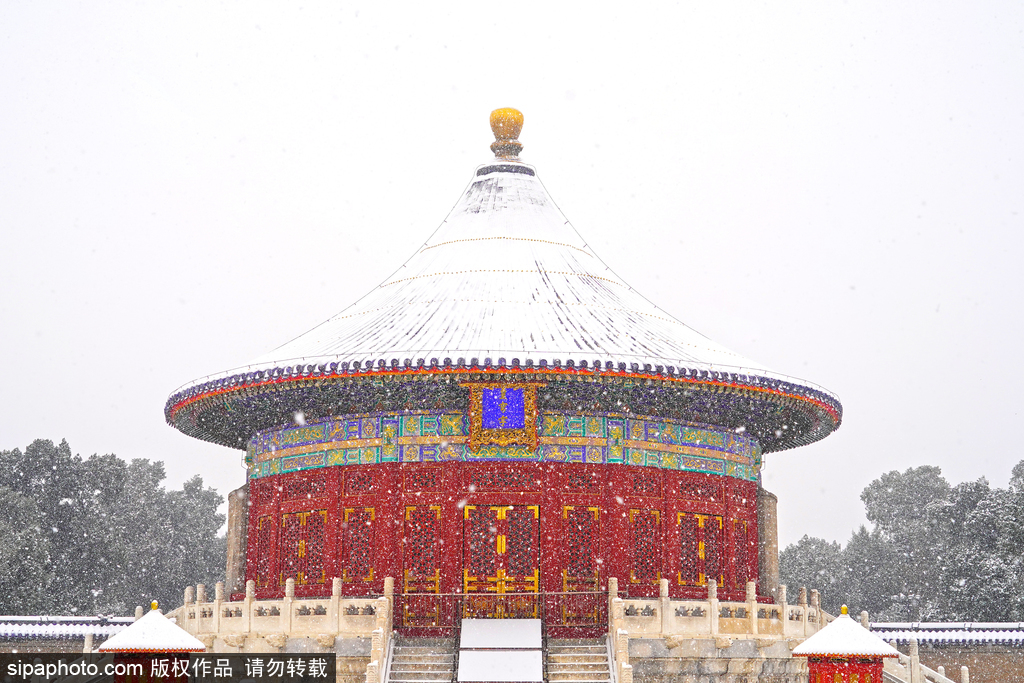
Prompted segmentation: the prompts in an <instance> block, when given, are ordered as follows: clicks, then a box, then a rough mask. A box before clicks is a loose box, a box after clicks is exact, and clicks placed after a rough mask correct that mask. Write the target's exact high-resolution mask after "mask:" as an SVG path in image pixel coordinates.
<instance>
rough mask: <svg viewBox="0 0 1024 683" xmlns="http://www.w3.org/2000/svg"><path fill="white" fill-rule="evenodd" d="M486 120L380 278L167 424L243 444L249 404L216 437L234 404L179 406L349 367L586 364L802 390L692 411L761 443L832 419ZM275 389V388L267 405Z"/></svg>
mask: <svg viewBox="0 0 1024 683" xmlns="http://www.w3.org/2000/svg"><path fill="white" fill-rule="evenodd" d="M500 111H502V110H499V112H500ZM513 111H514V110H513ZM517 114H518V113H517ZM519 116H520V119H519V125H520V126H521V115H519ZM492 128H494V129H495V135H496V137H497V138H498V141H497V142H495V144H494V145H492V149H493V150H494V151H495V152H496V153H497V154H498V158H496V159H495V161H494V162H492V163H489V164H485V165H483V166H480V167H479V168H477V169H476V171H475V173H474V175H473V178H472V180H471V181H470V183H469V186H468V187H467V188H466V190H465V191H464V192H463V194H462V196H461V198H460V199H459V201H458V203H457V204H456V205H455V208H453V209H452V211H451V213H449V214H448V216H447V218H445V220H444V221H443V222H442V223H441V225H440V227H438V228H437V229H436V230H435V231H434V233H433V234H432V235H431V236H430V237H429V238H428V239H427V241H426V242H425V243H424V244H423V245H422V246H421V247H420V248H419V249H418V250H417V251H416V253H415V254H414V255H413V256H412V258H410V259H409V260H408V261H406V262H405V263H404V264H403V265H402V266H401V267H400V268H399V269H398V270H397V271H395V272H394V273H393V274H392V275H391V277H389V278H388V279H387V280H385V281H384V282H383V283H382V284H380V285H379V286H378V287H376V288H375V289H373V290H372V291H370V293H369V294H367V295H366V296H364V297H363V298H361V299H359V300H358V301H356V302H355V303H354V304H352V305H351V306H349V307H348V308H345V309H344V310H342V311H341V312H339V313H338V314H337V315H335V316H334V317H332V318H330V319H329V320H327V321H326V322H324V323H322V324H321V325H319V326H317V327H315V328H313V329H312V330H310V331H309V332H306V333H305V334H302V335H300V336H298V337H295V338H294V339H292V340H291V341H289V342H287V343H285V344H283V345H282V346H280V347H278V348H277V349H275V350H273V351H271V352H270V353H267V354H264V355H262V356H260V357H259V358H256V359H254V360H253V361H251V362H250V363H248V364H246V365H243V366H239V367H237V368H234V369H232V370H229V371H226V372H224V373H221V374H219V375H216V376H212V377H205V378H202V379H200V380H196V381H195V382H192V383H190V384H188V385H186V386H184V387H182V389H180V390H179V391H178V392H176V393H175V394H174V395H172V396H171V398H170V399H169V400H168V403H167V409H166V413H167V418H168V421H169V422H171V423H172V424H174V425H175V426H177V427H178V428H179V429H182V430H183V431H185V432H187V433H190V434H193V435H194V436H197V437H199V438H205V439H209V440H213V441H219V442H221V443H226V444H228V445H234V446H239V447H241V446H242V445H243V443H244V441H245V440H247V439H248V435H245V434H243V432H245V431H246V430H249V431H250V432H251V431H252V430H253V429H255V428H266V427H269V426H272V423H269V424H263V425H260V424H259V422H260V421H261V420H260V418H259V416H258V415H253V414H251V413H250V414H249V416H248V417H246V418H244V420H243V421H244V422H245V425H244V426H243V425H242V424H241V423H240V422H239V420H241V419H243V418H241V417H240V414H239V412H238V411H237V410H235V411H234V412H235V416H234V417H233V418H230V419H229V421H232V420H233V421H234V423H235V427H233V428H231V429H229V430H228V432H223V430H222V431H221V433H220V434H215V433H214V431H215V430H213V429H211V428H210V427H214V425H213V422H218V423H219V425H220V426H223V424H224V419H225V417H224V415H225V413H226V412H232V411H233V410H234V408H236V407H238V406H234V407H229V408H227V410H226V411H220V417H219V418H218V419H216V420H213V419H212V418H211V419H206V420H204V416H203V415H200V414H199V413H197V412H196V411H195V410H185V411H184V412H181V411H183V409H186V407H188V406H191V407H192V408H196V406H195V405H194V404H195V402H196V401H198V400H201V399H202V400H205V399H207V398H210V397H211V396H214V395H222V394H234V393H237V392H238V391H241V390H245V389H248V388H250V387H253V386H255V385H266V384H267V383H268V382H271V383H274V384H276V385H280V384H281V383H282V382H283V381H286V380H299V379H304V378H325V377H337V376H341V377H346V376H350V375H351V374H353V373H357V372H358V373H366V372H368V371H372V372H382V371H383V372H392V371H398V372H405V371H431V369H433V370H434V371H438V372H440V371H443V370H445V369H450V370H451V371H453V372H457V371H459V370H460V369H461V370H463V371H469V370H473V371H476V372H479V371H480V370H481V369H483V370H488V371H501V370H505V369H508V370H524V371H525V370H534V371H541V370H543V371H545V372H554V371H560V370H567V371H572V372H578V371H579V370H580V369H581V368H586V369H587V371H588V372H590V373H598V374H602V375H605V374H622V373H626V374H628V375H630V376H653V377H657V378H659V379H663V378H669V379H671V378H677V379H681V380H684V381H687V382H690V383H701V382H703V381H710V382H713V383H719V384H722V385H724V386H729V387H743V388H747V389H751V390H754V391H755V393H757V392H760V395H758V396H755V397H754V398H755V399H756V401H763V400H764V399H765V398H766V396H767V395H768V394H771V393H772V392H779V391H781V392H782V394H784V395H785V396H787V397H790V398H796V399H797V400H798V401H799V400H802V399H805V398H806V399H810V400H811V401H812V402H813V403H814V404H815V406H816V407H814V408H813V409H812V410H811V412H813V413H814V415H810V414H806V415H804V416H805V417H808V418H809V419H807V420H803V423H802V424H800V425H797V424H796V423H795V422H794V423H793V424H789V423H788V422H787V421H786V420H787V419H788V418H786V417H784V416H781V415H776V416H775V417H772V418H770V419H769V418H767V417H765V416H764V415H763V414H762V413H763V411H761V412H760V413H759V412H758V411H756V410H751V411H748V412H749V413H750V414H749V415H748V416H747V419H746V420H745V419H744V417H743V415H742V414H731V415H730V416H729V418H728V419H726V420H724V421H722V420H723V419H724V418H722V417H721V415H720V414H721V412H722V411H721V410H717V411H716V413H715V414H714V415H711V414H709V415H700V414H697V415H696V416H694V415H692V414H691V415H689V417H690V418H694V417H696V418H698V419H696V421H698V422H706V423H711V424H720V425H726V426H744V427H750V426H751V425H748V424H747V423H749V422H751V421H757V420H760V422H759V424H760V426H761V429H760V431H758V429H757V428H756V427H755V428H754V429H753V430H752V431H754V432H755V433H757V434H758V436H759V437H760V438H761V439H762V445H763V446H764V447H765V449H766V450H778V449H780V448H787V447H792V446H795V445H799V444H801V443H808V442H810V441H815V440H817V439H820V438H823V437H824V436H825V435H827V434H828V433H830V432H831V431H833V430H834V429H835V428H836V427H838V424H839V421H840V416H841V406H840V404H839V401H838V399H836V398H835V396H833V395H832V394H830V393H829V392H827V391H825V390H824V389H821V388H820V387H817V386H815V385H813V384H811V383H809V382H804V381H802V380H796V379H794V378H789V377H787V376H785V375H782V374H780V373H776V372H773V371H771V370H769V369H767V368H765V367H764V366H762V365H760V364H758V363H755V362H753V361H751V360H748V359H746V358H744V357H743V356H740V355H739V354H737V353H734V352H733V351H730V350H729V349H727V348H725V347H723V346H721V345H720V344H717V343H715V342H713V341H711V340H710V339H708V338H707V337H705V336H704V335H702V334H700V333H698V332H696V331H695V330H693V329H692V328H690V327H688V326H686V325H685V324H684V323H682V322H681V321H679V320H678V319H676V318H675V317H673V316H672V315H671V314H669V313H667V312H666V311H664V310H662V309H660V308H658V307H657V306H656V305H654V304H653V303H651V302H650V301H649V300H647V299H646V298H644V297H643V296H641V295H640V294H639V293H638V292H637V291H636V290H634V289H633V288H631V287H630V286H629V285H628V284H626V283H625V282H623V281H622V280H621V279H620V278H619V277H618V276H617V275H616V274H615V273H614V272H613V271H612V270H611V268H609V267H608V266H607V265H606V264H605V263H604V262H603V261H602V260H601V259H600V258H598V256H597V255H596V254H595V253H594V251H593V250H592V249H591V247H590V246H589V245H588V244H587V242H586V240H584V239H583V238H582V237H581V236H580V234H579V233H578V232H577V231H576V230H575V229H574V228H573V227H572V225H570V223H569V221H568V220H566V218H565V216H564V215H563V214H562V212H561V211H560V210H559V209H558V207H557V206H556V205H555V203H554V201H552V199H551V197H550V196H549V194H548V192H547V190H546V189H545V188H544V186H543V185H542V184H541V182H540V178H539V177H538V176H537V172H536V170H535V169H534V168H533V167H532V166H529V165H527V164H525V163H522V162H520V161H519V160H518V157H517V156H516V154H518V151H519V149H521V145H520V144H519V143H518V141H517V140H515V138H514V137H512V138H508V137H502V134H503V129H502V128H501V122H500V121H499V125H497V126H496V125H495V121H494V117H492ZM511 134H512V135H513V136H514V135H517V134H518V128H515V127H514V126H513V130H512V133H511ZM517 145H518V147H516V146H517ZM248 395H250V396H251V392H249V394H248ZM282 398H283V397H282V395H281V394H280V392H279V391H278V392H277V393H276V395H275V400H276V401H277V402H278V404H280V401H281V399H282ZM218 400H220V399H218ZM310 400H311V399H309V398H308V396H307V398H305V399H303V400H302V401H299V402H298V403H295V404H290V406H289V407H290V408H294V409H295V410H303V411H304V412H312V413H316V412H318V411H317V410H316V409H315V407H314V408H313V410H312V411H310V406H309V403H310ZM772 400H774V399H772ZM756 401H755V402H756ZM300 404H301V405H300ZM805 407H806V406H805ZM281 408H282V406H281V405H277V406H276V407H273V408H271V407H270V406H269V405H264V408H263V410H264V412H266V410H273V411H274V412H275V417H274V419H281V420H282V422H286V421H287V419H288V417H290V415H291V413H288V412H286V411H283V410H281ZM255 410H256V411H257V412H259V410H260V409H255ZM691 412H692V411H691ZM741 412H742V411H741ZM804 412H806V411H804ZM210 415H211V414H210V413H207V414H206V417H207V418H210ZM701 417H703V418H705V419H699V418H701ZM204 421H205V422H206V425H204V424H202V423H203V422H204ZM799 421H800V420H797V422H799ZM812 423H813V424H812ZM217 428H218V429H219V428H220V427H217ZM790 429H792V430H793V431H791V432H790V431H789V430H790ZM776 432H778V434H776ZM786 432H788V433H786Z"/></svg>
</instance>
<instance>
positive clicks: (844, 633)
mask: <svg viewBox="0 0 1024 683" xmlns="http://www.w3.org/2000/svg"><path fill="white" fill-rule="evenodd" d="M793 656H794V657H806V658H807V668H808V669H809V672H808V681H809V683H834V682H842V683H882V664H883V662H882V660H883V659H885V658H886V657H899V656H900V653H899V651H898V650H897V649H896V648H894V647H893V646H892V645H889V644H888V643H887V642H885V641H884V640H882V639H881V638H879V637H878V636H876V635H875V634H873V633H872V632H871V631H869V630H868V629H866V628H864V627H863V626H861V625H860V624H859V623H857V622H856V621H854V620H853V619H851V618H850V615H849V613H848V610H847V607H846V605H843V608H842V614H840V615H839V616H838V617H836V619H835V620H833V621H832V623H830V624H828V625H827V626H826V627H825V628H823V629H821V630H820V631H818V632H817V633H815V634H814V635H812V636H811V637H810V638H808V639H807V640H805V641H804V642H802V643H800V644H799V645H797V646H796V647H795V648H793Z"/></svg>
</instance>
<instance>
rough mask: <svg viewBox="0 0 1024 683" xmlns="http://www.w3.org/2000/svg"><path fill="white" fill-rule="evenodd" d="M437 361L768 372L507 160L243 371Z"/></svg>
mask: <svg viewBox="0 0 1024 683" xmlns="http://www.w3.org/2000/svg"><path fill="white" fill-rule="evenodd" d="M432 357H434V358H438V359H443V358H445V357H450V358H452V359H453V360H456V359H458V358H464V359H465V360H466V361H467V362H470V361H471V360H472V359H473V358H477V359H479V360H480V361H483V360H484V359H485V358H491V359H492V360H493V361H497V360H498V359H499V358H502V357H504V358H506V359H511V358H513V357H515V358H518V359H520V363H525V362H526V361H527V360H533V362H534V363H539V362H540V361H541V360H546V361H547V362H548V363H553V362H554V361H555V360H560V361H561V362H563V363H565V362H567V361H569V360H573V361H575V363H576V364H579V363H580V362H582V361H588V362H590V363H593V362H595V361H596V362H600V363H602V364H604V363H606V362H612V363H614V364H617V363H618V362H626V363H627V364H629V363H637V364H639V365H641V366H642V365H644V364H652V365H663V366H668V365H673V366H676V367H680V368H684V367H689V368H695V369H698V368H699V369H720V370H729V371H734V372H743V373H758V374H770V373H769V370H768V369H767V368H764V367H763V366H760V365H758V364H757V363H754V362H753V361H750V360H747V359H746V358H743V357H742V356H740V355H738V354H736V353H734V352H732V351H730V350H728V349H726V348H725V347H723V346H721V345H719V344H717V343H715V342H713V341H711V340H710V339H708V338H707V337H705V336H704V335H702V334H700V333H698V332H696V331H694V330H693V329H691V328H689V327H687V326H686V325H685V324H683V323H682V322H680V321H679V320H677V319H675V318H674V317H672V316H671V315H670V314H669V313H667V312H666V311H663V310H662V309H660V308H658V307H657V306H655V305H654V304H653V303H651V302H650V301H648V300H647V299H645V298H644V297H643V296H641V295H640V294H639V293H638V292H637V291H636V290H635V289H633V288H631V287H630V286H629V285H628V284H626V283H625V282H623V281H622V280H621V279H620V278H619V277H618V276H617V275H616V274H615V273H614V272H613V271H612V270H611V269H610V268H609V267H608V266H607V265H606V264H605V263H604V262H603V261H601V259H600V258H598V256H597V255H596V254H595V253H594V251H593V250H592V249H591V248H590V246H589V245H588V244H587V242H586V240H584V239H583V238H582V237H581V236H580V235H579V233H577V232H576V230H575V229H574V228H573V227H572V225H570V224H569V221H568V220H566V218H565V216H564V215H563V214H562V212H561V211H559V209H558V207H557V206H555V203H554V202H553V201H552V199H551V197H550V195H548V193H547V191H546V190H545V189H544V186H543V185H542V184H541V182H540V179H539V178H538V177H537V174H536V171H535V170H534V168H533V167H532V166H528V165H526V164H522V163H510V162H502V163H493V164H487V165H484V166H481V167H479V168H478V169H477V170H476V173H475V174H474V177H473V180H472V181H471V182H470V184H469V187H467V188H466V191H465V192H464V193H463V194H462V197H461V198H460V199H459V202H458V203H457V204H456V205H455V208H454V209H452V211H451V213H449V214H448V216H447V218H445V220H444V222H442V223H441V226H440V227H439V228H438V229H437V230H436V231H435V232H434V234H433V235H431V236H430V238H429V239H427V241H426V242H425V243H424V244H423V246H421V247H420V248H419V250H418V251H417V252H416V253H415V254H414V255H413V256H412V258H410V259H409V260H408V261H406V262H405V264H403V265H402V266H401V267H400V268H399V269H398V270H397V271H395V272H394V274H392V275H391V277H389V278H388V279H387V280H385V281H384V282H383V283H382V284H381V285H379V286H378V287H377V288H376V289H374V290H372V291H371V292H370V293H369V294H367V295H366V296H364V297H363V298H362V299H360V300H359V301H357V302H355V303H354V304H352V305H351V306H349V307H348V308H346V309H344V310H343V311H341V312H340V313H338V314H337V315H335V316H334V317H333V318H331V319H330V320H328V321H326V322H324V323H323V324H321V325H319V326H318V327H316V328H314V329H312V330H310V331H309V332H306V333H305V334H303V335H300V336H299V337H296V338H295V339H293V340H291V341H289V342H288V343H286V344H284V345H282V346H280V347H278V348H277V349H274V350H273V351H271V352H270V353H267V354H264V355H263V356H260V357H259V358H257V359H255V360H254V361H252V362H251V363H250V364H249V365H248V366H246V368H245V369H246V370H259V369H271V368H277V367H285V366H288V365H294V364H297V363H314V364H316V363H331V362H344V361H348V362H349V363H352V362H356V361H361V362H362V363H377V362H378V361H379V360H384V361H385V363H386V364H390V361H391V360H393V359H394V360H397V361H398V362H399V363H402V362H403V361H404V360H405V359H407V358H408V359H411V360H413V361H415V359H417V358H424V359H430V358H432Z"/></svg>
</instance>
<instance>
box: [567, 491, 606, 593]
mask: <svg viewBox="0 0 1024 683" xmlns="http://www.w3.org/2000/svg"><path fill="white" fill-rule="evenodd" d="M600 514H601V512H600V509H599V508H597V507H583V506H577V505H566V506H564V507H563V508H562V566H563V569H562V590H563V591H565V592H567V593H572V592H589V591H596V590H598V588H599V586H600V572H599V570H598V562H597V555H598V552H599V545H600V539H601V530H600V526H599V524H600Z"/></svg>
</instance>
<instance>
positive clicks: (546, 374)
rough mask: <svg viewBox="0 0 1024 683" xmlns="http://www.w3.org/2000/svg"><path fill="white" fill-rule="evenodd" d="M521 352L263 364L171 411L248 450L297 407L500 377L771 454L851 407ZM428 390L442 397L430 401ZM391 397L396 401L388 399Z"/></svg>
mask: <svg viewBox="0 0 1024 683" xmlns="http://www.w3.org/2000/svg"><path fill="white" fill-rule="evenodd" d="M502 360H503V359H502ZM517 360H518V359H513V361H512V362H511V363H505V364H503V365H501V366H495V365H493V364H489V363H486V362H485V363H482V364H479V365H476V366H467V365H465V364H464V365H462V366H459V365H456V364H452V363H451V362H450V361H451V359H448V358H446V359H445V361H446V363H445V364H431V365H426V364H424V365H423V366H412V365H410V366H408V367H407V366H405V365H397V364H396V365H391V364H384V365H374V366H372V367H361V368H352V367H351V366H350V367H348V368H339V367H336V366H335V367H331V366H330V365H328V366H326V367H324V366H312V365H310V366H301V367H300V366H293V367H291V368H287V369H286V371H285V372H282V373H279V374H278V373H273V372H267V371H254V372H253V373H249V374H246V375H237V376H234V377H227V378H222V379H218V380H212V381H210V382H208V383H206V384H202V385H198V386H193V387H190V388H188V389H186V390H183V391H182V392H180V393H178V394H175V395H174V396H172V397H171V399H170V400H169V401H168V403H167V406H166V409H165V417H166V419H167V421H168V422H169V423H170V424H172V425H174V426H175V427H176V428H178V429H179V430H181V431H182V432H184V433H186V434H189V435H190V436H195V437H196V438H201V439H205V440H208V441H213V442H215V443H220V444H222V445H225V446H229V447H233V448H239V449H243V448H245V444H246V443H247V441H248V439H249V438H250V437H251V436H252V434H253V433H254V432H255V431H258V430H259V429H263V428H266V427H268V426H273V425H278V424H281V425H283V424H287V423H289V422H291V421H292V420H293V417H294V415H295V414H296V413H302V414H303V415H304V417H305V418H306V419H311V420H312V419H316V418H320V417H324V416H327V415H332V414H337V413H341V412H347V413H369V412H374V411H377V410H381V409H394V410H402V409H403V408H407V407H408V402H407V401H408V400H413V401H418V402H419V404H420V405H419V407H423V406H432V405H434V404H435V403H436V399H438V398H443V399H444V402H445V404H446V405H448V406H449V407H451V408H456V407H457V406H458V402H459V401H460V399H463V398H464V394H465V391H464V390H462V389H461V388H460V387H459V384H460V382H464V381H495V380H497V381H541V382H546V383H548V384H549V385H552V386H553V388H556V387H559V386H560V387H561V388H562V391H563V392H564V393H567V394H569V393H571V394H572V395H574V396H576V397H585V396H590V398H591V399H593V400H588V401H587V404H588V405H593V404H594V402H604V403H605V404H606V405H607V406H608V409H607V411H608V412H631V413H634V414H642V415H661V416H665V417H678V418H681V419H686V420H689V421H691V422H697V423H705V424H714V425H717V426H720V427H730V428H733V429H736V430H737V431H745V432H748V433H749V434H750V435H751V436H754V437H755V438H757V439H758V441H759V443H760V444H761V447H762V449H763V451H764V452H772V451H778V450H783V449H785V448H793V447H795V446H800V445H803V444H807V443H812V442H814V441H817V440H819V439H821V438H824V437H825V436H826V435H828V434H829V433H831V432H832V431H834V430H835V428H836V426H838V424H839V421H840V420H841V418H842V412H841V411H842V407H841V406H840V405H839V402H838V401H837V400H836V399H835V398H834V397H833V396H832V395H831V394H828V393H827V392H825V391H823V390H819V389H814V388H811V387H808V386H806V385H804V384H796V383H791V382H784V381H781V380H777V379H772V378H764V377H757V376H746V375H733V374H729V373H720V372H717V371H693V372H691V371H688V370H686V369H683V370H680V369H678V368H674V367H657V368H648V369H646V370H645V369H641V368H633V369H627V368H623V369H621V370H618V369H607V370H606V369H604V368H600V369H598V368H595V367H593V366H591V365H590V364H586V365H580V366H577V365H573V366H571V367H566V366H563V365H561V364H560V365H559V366H558V367H552V366H548V365H544V366H542V367H535V366H532V365H531V367H524V366H523V365H522V364H519V363H517V362H516V361H517ZM659 371H660V372H659ZM556 393H561V392H556ZM428 396H429V397H431V399H432V400H429V401H426V402H424V401H425V399H426V397H428ZM382 400H383V401H385V402H388V403H387V405H385V406H383V407H382V406H381V401H382ZM345 406H347V407H345ZM541 407H542V408H543V407H544V406H543V404H542V406H541Z"/></svg>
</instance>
